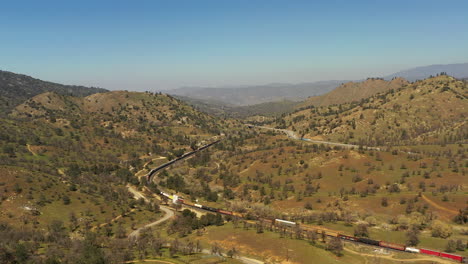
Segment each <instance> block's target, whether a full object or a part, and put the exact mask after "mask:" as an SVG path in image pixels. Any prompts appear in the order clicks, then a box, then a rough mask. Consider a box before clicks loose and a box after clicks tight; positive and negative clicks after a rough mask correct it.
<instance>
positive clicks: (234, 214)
mask: <svg viewBox="0 0 468 264" xmlns="http://www.w3.org/2000/svg"><path fill="white" fill-rule="evenodd" d="M232 215H233V216H236V217H240V218H244V215H242V214H241V213H238V212H232Z"/></svg>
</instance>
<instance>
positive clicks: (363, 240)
mask: <svg viewBox="0 0 468 264" xmlns="http://www.w3.org/2000/svg"><path fill="white" fill-rule="evenodd" d="M358 241H359V242H361V243H364V244H368V245H373V246H379V243H380V241H377V240H373V239H369V238H363V237H360V238H358Z"/></svg>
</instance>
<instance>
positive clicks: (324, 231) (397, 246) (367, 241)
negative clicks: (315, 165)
mask: <svg viewBox="0 0 468 264" xmlns="http://www.w3.org/2000/svg"><path fill="white" fill-rule="evenodd" d="M160 194H161V195H162V196H164V197H166V198H167V199H170V200H172V201H173V202H174V203H180V204H183V205H186V206H190V207H195V208H198V209H203V210H206V211H210V212H214V213H219V214H223V215H230V216H235V217H239V218H245V217H244V215H243V214H241V213H238V212H233V211H227V210H223V209H219V208H214V207H210V206H205V205H201V204H198V203H192V202H190V201H187V200H185V199H184V198H183V197H179V196H177V195H171V194H168V193H165V192H161V193H160ZM257 221H260V222H262V223H265V224H269V225H272V226H278V227H299V224H298V223H296V222H292V221H287V220H283V219H266V218H259V219H257ZM247 222H249V223H252V224H254V223H256V222H255V221H247ZM301 230H302V232H316V233H318V234H322V235H326V236H330V237H338V238H340V239H343V240H347V241H352V242H358V243H364V244H367V245H372V246H377V247H383V248H388V249H393V250H398V251H406V252H409V253H419V254H426V255H431V256H437V257H443V258H449V259H452V260H455V261H457V262H460V263H468V258H467V257H463V256H459V255H455V254H451V253H445V252H439V251H434V250H429V249H424V248H420V249H418V248H414V247H407V246H405V245H401V244H396V243H390V242H385V241H378V240H373V239H369V238H365V237H354V236H348V235H345V234H341V233H338V232H336V231H334V230H331V229H328V228H324V227H318V226H313V225H306V224H301Z"/></svg>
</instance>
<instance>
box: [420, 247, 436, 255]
mask: <svg viewBox="0 0 468 264" xmlns="http://www.w3.org/2000/svg"><path fill="white" fill-rule="evenodd" d="M419 250H420V253H421V254H426V255H432V256H440V252H437V251H434V250H429V249H424V248H421V249H419Z"/></svg>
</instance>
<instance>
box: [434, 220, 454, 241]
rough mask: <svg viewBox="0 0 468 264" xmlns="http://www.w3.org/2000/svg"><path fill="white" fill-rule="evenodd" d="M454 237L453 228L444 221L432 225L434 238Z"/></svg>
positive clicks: (436, 221) (437, 221)
mask: <svg viewBox="0 0 468 264" xmlns="http://www.w3.org/2000/svg"><path fill="white" fill-rule="evenodd" d="M451 235H452V227H451V226H450V225H448V224H445V223H444V222H442V221H439V220H435V221H434V222H433V223H432V236H433V237H440V238H448V237H450V236H451Z"/></svg>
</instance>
